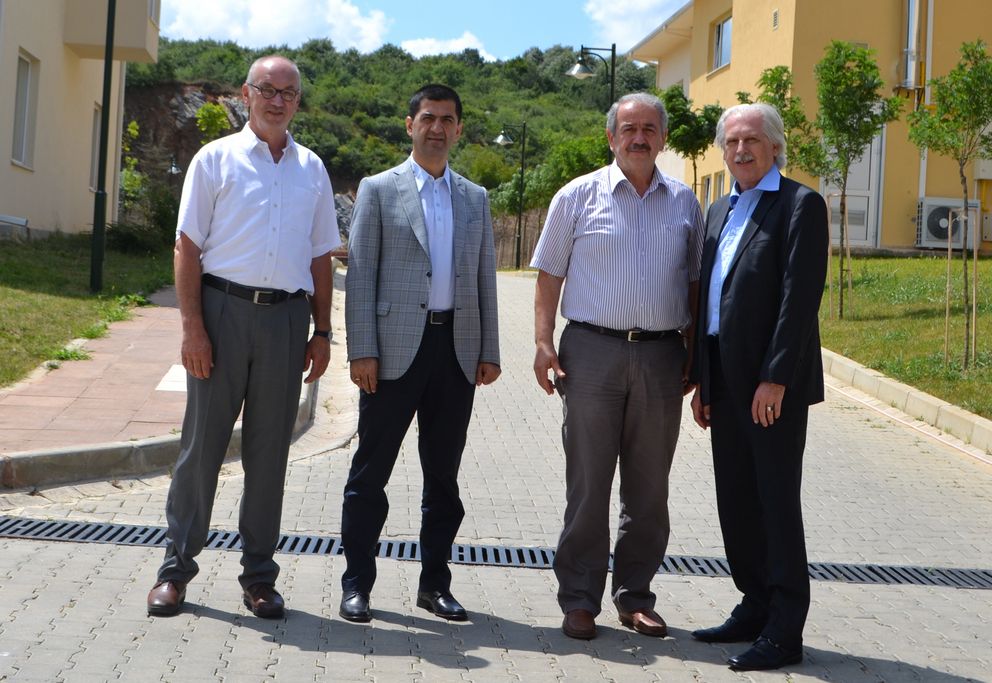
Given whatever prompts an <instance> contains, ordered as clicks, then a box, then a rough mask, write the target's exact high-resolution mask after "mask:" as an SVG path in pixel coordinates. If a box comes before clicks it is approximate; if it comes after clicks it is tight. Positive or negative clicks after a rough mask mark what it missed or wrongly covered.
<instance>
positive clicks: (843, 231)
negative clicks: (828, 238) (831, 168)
mask: <svg viewBox="0 0 992 683" xmlns="http://www.w3.org/2000/svg"><path fill="white" fill-rule="evenodd" d="M846 244H847V175H846V174H845V175H844V179H843V180H842V181H841V185H840V244H839V246H840V249H839V250H838V251H839V252H840V258H839V259H837V260H838V261H839V262H840V270H839V271H838V273H837V284H838V287H837V317H838V318H840V319H841V320H843V319H844V273H845V272H846V268H850V267H851V266H850V264H849V263H848V259H849V258H850V255H851V254H850V251H847V250H845V248H844V247H845V245H846ZM845 251H847V253H846V254H845ZM845 266H846V268H845Z"/></svg>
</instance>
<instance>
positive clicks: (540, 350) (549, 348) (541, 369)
mask: <svg viewBox="0 0 992 683" xmlns="http://www.w3.org/2000/svg"><path fill="white" fill-rule="evenodd" d="M549 370H550V371H552V372H553V373H554V375H555V379H560V378H562V377H564V376H565V371H564V370H562V369H561V365H560V364H559V363H558V354H557V353H555V345H554V344H552V343H550V342H542V343H540V344H538V345H537V353H536V354H535V355H534V375H535V376H536V377H537V384H538V385H539V386H540V387H541V388H542V389H544V393H546V394H547V395H548V396H550V395H551V394H553V393H555V384H554V380H552V379H550V378H549V377H548V371H549Z"/></svg>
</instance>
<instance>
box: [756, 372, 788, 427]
mask: <svg viewBox="0 0 992 683" xmlns="http://www.w3.org/2000/svg"><path fill="white" fill-rule="evenodd" d="M784 397H785V385H784V384H775V383H774V382H762V383H761V384H759V385H758V388H757V389H755V390H754V400H752V401H751V419H753V420H754V424H759V423H760V424H761V426H762V427H770V426H771V425H773V424H775V420H777V419H778V418H779V417H781V416H782V399H783V398H784Z"/></svg>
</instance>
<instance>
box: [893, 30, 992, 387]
mask: <svg viewBox="0 0 992 683" xmlns="http://www.w3.org/2000/svg"><path fill="white" fill-rule="evenodd" d="M930 92H931V97H932V100H933V105H932V107H924V108H921V109H917V110H916V111H915V112H913V113H911V114H910V115H909V125H910V128H909V139H910V140H912V142H913V143H914V144H915V145H917V146H918V147H919V148H920V149H921V150H933V151H934V152H936V153H937V154H940V155H943V156H947V157H950V158H952V159H954V161H955V162H957V165H958V175H959V178H960V180H961V197H962V200H961V217H962V221H963V226H964V233H963V238H964V240H963V242H964V248H963V249H962V250H961V257H962V264H963V277H964V309H965V311H966V312H967V311H968V309H969V291H968V222H969V219H968V167H969V165H970V164H971V163H972V162H973V161H974V160H975V159H976V158H978V157H984V158H992V132H989V131H990V127H992V57H990V56H989V53H988V50H987V49H986V45H985V43H984V42H982V41H981V40H978V41H975V42H973V43H964V44H963V45H962V46H961V58H960V60H958V63H957V65H955V67H954V68H953V69H952V70H951V71H950V73H948V74H947V75H946V76H941V77H938V78H934V79H933V80H931V81H930ZM972 229H973V237H972V241H971V244H972V246H973V250H974V256H975V259H974V262H973V271H974V273H973V275H974V277H973V278H972V287H973V291H972V292H971V304H970V307H971V315H967V314H966V316H965V340H964V354H963V359H964V360H963V363H962V367H963V368H964V369H968V367H969V365H970V360H971V358H972V357H973V356H974V355H975V351H976V348H975V330H974V322H975V321H976V319H977V306H978V297H977V286H978V249H977V246H978V244H979V242H978V225H977V222H976V224H975V225H974V226H973V227H972Z"/></svg>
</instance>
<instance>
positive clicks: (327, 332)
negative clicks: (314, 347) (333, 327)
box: [313, 330, 331, 341]
mask: <svg viewBox="0 0 992 683" xmlns="http://www.w3.org/2000/svg"><path fill="white" fill-rule="evenodd" d="M313 336H315V337H323V338H324V339H327V340H328V341H330V339H331V331H330V330H314V331H313Z"/></svg>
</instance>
